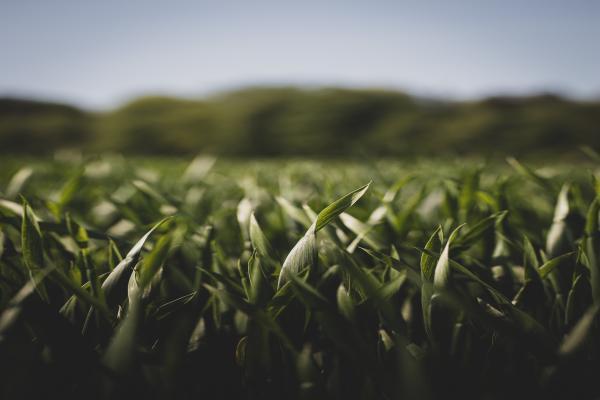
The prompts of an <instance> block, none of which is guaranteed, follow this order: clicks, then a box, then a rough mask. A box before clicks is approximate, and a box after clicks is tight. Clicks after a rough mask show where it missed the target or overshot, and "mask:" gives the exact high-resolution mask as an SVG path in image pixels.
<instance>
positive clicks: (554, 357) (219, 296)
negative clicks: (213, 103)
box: [0, 156, 600, 399]
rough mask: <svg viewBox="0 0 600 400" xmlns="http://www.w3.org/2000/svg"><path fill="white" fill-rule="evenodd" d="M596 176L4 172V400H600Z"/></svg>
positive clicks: (311, 166)
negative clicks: (450, 399) (117, 399)
mask: <svg viewBox="0 0 600 400" xmlns="http://www.w3.org/2000/svg"><path fill="white" fill-rule="evenodd" d="M596 174H600V168H598V166H597V165H596V164H593V163H589V164H577V165H555V164H551V163H548V164H546V165H542V166H536V167H533V166H527V165H523V164H521V163H519V162H518V161H516V160H514V159H509V160H508V161H507V162H493V163H489V164H486V163H483V162H479V161H476V160H471V161H460V160H456V161H453V160H445V161H427V160H422V161H413V162H404V163H402V162H397V161H391V160H387V161H372V162H371V161H361V162H358V161H354V162H342V161H336V162H323V161H302V160H289V161H285V160H280V161H240V160H228V159H219V160H215V159H212V158H208V157H198V158H196V159H194V160H193V161H192V162H191V163H189V162H184V161H181V160H173V159H156V158H154V159H151V158H146V159H144V158H134V159H128V158H125V157H121V156H110V157H109V156H106V157H98V158H91V159H88V160H83V161H82V160H79V161H73V160H70V161H69V160H62V161H50V160H47V161H40V160H25V159H18V158H16V159H9V158H6V159H3V160H2V161H0V191H1V194H2V195H1V196H0V198H1V200H0V310H1V315H0V377H1V378H0V398H2V399H11V398H43V397H47V396H51V398H59V397H55V396H61V397H60V398H88V399H92V398H125V397H127V398H148V399H152V398H207V399H219V398H226V399H234V398H235V399H239V398H248V399H268V398H274V399H275V398H277V399H396V398H415V399H416V398H418V399H427V398H432V399H435V398H463V399H466V398H477V399H483V398H485V399H504V398H513V399H514V398H530V399H534V398H546V399H551V398H577V399H584V398H598V396H600V385H598V381H597V373H598V371H599V370H600V369H599V368H600V341H599V340H598V337H599V336H598V335H599V334H600V330H599V326H598V312H599V310H600V307H599V304H600V258H599V257H600V254H599V252H600V243H599V241H600V231H599V227H598V211H599V207H600V203H599V199H598V196H599V195H600V182H598V181H597V180H596Z"/></svg>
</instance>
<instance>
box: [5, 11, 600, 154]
mask: <svg viewBox="0 0 600 400" xmlns="http://www.w3.org/2000/svg"><path fill="white" fill-rule="evenodd" d="M598 21H600V4H599V3H597V2H593V1H586V0H578V1H572V2H568V3H567V2H560V1H537V0H535V1H528V2H520V1H486V2H479V1H469V0H462V1H458V2H442V1H432V2H415V1H397V2H396V1H395V2H389V1H374V2H346V1H344V2H342V1H331V2H327V3H326V4H325V3H323V2H317V1H306V2H302V3H297V2H294V3H292V2H275V1H257V2H239V1H237V2H235V1H234V2H231V1H229V2H228V1H225V2H211V1H196V2H187V1H182V0H178V1H171V2H164V1H145V2H136V1H132V2H125V3H124V2H117V1H104V2H88V1H80V2H74V1H66V0H59V1H53V2H42V1H34V0H27V1H12V0H9V1H4V2H2V4H0V48H1V49H2V57H0V71H1V73H0V152H1V153H3V154H33V155H40V154H53V153H55V152H56V151H62V150H64V149H69V150H73V149H75V150H77V151H79V150H83V151H84V152H101V151H107V150H108V151H115V152H124V153H136V154H164V155H176V154H196V153H214V154H219V155H228V156H255V157H273V156H311V157H320V156H328V157H329V156H344V157H348V156H351V157H355V156H359V157H362V156H365V155H370V156H407V155H414V154H417V155H421V154H423V155H432V154H433V155H457V154H458V155H463V154H474V155H483V156H504V155H507V154H511V155H517V156H538V155H539V156H546V155H548V154H551V155H553V156H556V155H561V156H566V157H571V156H573V154H580V152H579V150H578V149H579V147H580V146H591V147H594V148H597V147H599V145H600V143H599V142H600V139H599V137H600V132H598V130H599V129H600V128H598V127H599V126H600V112H599V108H600V105H599V104H600V103H599V99H600V75H599V74H598V73H597V71H599V70H600V51H598V50H599V48H598V43H597V38H598V37H600V24H599V23H598Z"/></svg>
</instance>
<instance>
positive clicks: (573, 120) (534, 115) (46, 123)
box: [0, 88, 600, 157]
mask: <svg viewBox="0 0 600 400" xmlns="http://www.w3.org/2000/svg"><path fill="white" fill-rule="evenodd" d="M581 145H589V146H591V147H593V148H600V101H586V102H584V101H573V100H568V99H564V98H561V97H559V96H555V95H551V94H543V95H537V96H530V97H492V98H487V99H483V100H479V101H468V102H458V101H441V100H434V99H424V98H417V97H412V96H409V95H407V94H404V93H400V92H394V91H384V90H354V89H338V88H326V89H313V90H308V89H298V88H247V89H243V90H238V91H234V92H228V93H224V94H220V95H216V96H213V97H210V98H207V99H204V100H190V99H181V98H171V97H143V98H139V99H137V100H135V101H132V102H130V103H128V104H125V105H124V106H122V107H120V108H118V109H116V110H112V111H109V112H90V111H84V110H81V109H78V108H75V107H71V106H66V105H59V104H52V103H43V102H37V101H31V100H20V99H0V152H1V153H4V154H9V153H10V154H36V155H38V154H48V153H52V152H54V151H56V150H58V149H63V148H78V149H82V150H84V151H89V152H99V151H117V152H123V153H128V154H160V155H178V154H195V153H201V152H202V153H213V154H220V155H227V156H255V157H272V156H313V157H325V156H326V157H330V156H405V155H449V154H467V155H471V154H475V155H485V156H494V155H497V156H503V155H506V154H511V155H515V156H527V155H532V154H537V155H541V154H564V153H565V152H569V151H571V150H575V149H577V147H579V146H581Z"/></svg>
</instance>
